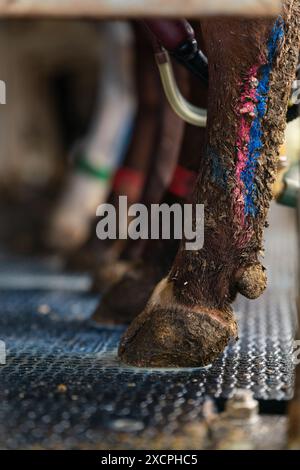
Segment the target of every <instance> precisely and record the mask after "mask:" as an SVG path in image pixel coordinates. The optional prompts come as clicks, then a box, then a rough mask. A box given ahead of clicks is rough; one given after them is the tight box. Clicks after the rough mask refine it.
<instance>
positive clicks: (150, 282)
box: [92, 267, 159, 324]
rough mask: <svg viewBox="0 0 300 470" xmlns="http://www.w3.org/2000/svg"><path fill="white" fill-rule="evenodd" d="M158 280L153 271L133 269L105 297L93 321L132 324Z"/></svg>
mask: <svg viewBox="0 0 300 470" xmlns="http://www.w3.org/2000/svg"><path fill="white" fill-rule="evenodd" d="M158 280H159V279H158V278H157V273H156V272H155V270H153V269H150V268H149V269H147V268H144V267H135V268H133V269H131V270H130V271H128V272H127V273H126V274H125V275H124V276H123V278H122V279H121V280H120V281H119V282H117V283H115V284H114V285H113V286H111V288H110V289H109V290H108V291H107V292H106V293H105V294H104V295H103V298H102V300H101V303H100V305H99V306H98V307H97V309H96V311H95V313H94V315H93V317H92V319H93V320H94V321H96V322H97V323H102V324H128V323H130V322H131V321H132V320H133V319H134V318H135V317H136V316H137V315H138V314H139V313H141V312H142V311H143V310H144V308H145V306H146V304H147V302H148V300H149V297H150V295H151V293H152V291H153V289H154V287H155V285H156V283H157V281H158Z"/></svg>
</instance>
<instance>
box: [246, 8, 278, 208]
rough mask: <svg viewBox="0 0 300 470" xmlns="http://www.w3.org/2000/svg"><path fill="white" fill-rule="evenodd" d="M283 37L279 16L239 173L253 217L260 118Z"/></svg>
mask: <svg viewBox="0 0 300 470" xmlns="http://www.w3.org/2000/svg"><path fill="white" fill-rule="evenodd" d="M283 37H284V21H283V18H282V17H281V16H280V17H278V19H277V20H276V22H275V24H274V26H273V29H272V32H271V35H270V38H269V40H268V43H267V58H266V64H264V65H262V66H261V68H260V75H261V79H260V81H259V84H258V86H257V94H256V98H257V105H256V117H255V119H254V120H253V123H252V126H251V130H250V142H249V146H248V160H247V164H246V167H245V168H244V170H243V172H242V174H241V179H242V181H243V183H244V187H245V215H250V216H252V217H255V216H256V215H257V212H258V207H257V205H256V201H257V196H258V195H257V187H256V184H255V173H256V169H257V162H258V159H259V157H260V155H261V149H262V146H263V141H262V138H263V131H262V120H263V118H264V117H265V115H266V112H267V101H268V94H269V91H270V76H271V71H272V67H273V62H274V59H275V56H276V54H277V52H278V50H279V48H280V46H281V43H282V39H283Z"/></svg>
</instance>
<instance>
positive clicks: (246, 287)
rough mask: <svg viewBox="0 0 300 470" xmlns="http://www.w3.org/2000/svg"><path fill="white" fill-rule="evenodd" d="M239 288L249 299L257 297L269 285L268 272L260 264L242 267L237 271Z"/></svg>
mask: <svg viewBox="0 0 300 470" xmlns="http://www.w3.org/2000/svg"><path fill="white" fill-rule="evenodd" d="M236 285H237V289H238V291H239V292H240V294H242V295H243V296H244V297H247V299H257V298H258V297H259V296H260V295H261V294H262V293H263V292H264V290H265V289H266V287H267V274H266V270H265V268H264V267H263V266H262V265H261V264H260V263H256V264H252V265H250V266H247V267H246V268H241V269H240V271H239V272H238V273H237V283H236Z"/></svg>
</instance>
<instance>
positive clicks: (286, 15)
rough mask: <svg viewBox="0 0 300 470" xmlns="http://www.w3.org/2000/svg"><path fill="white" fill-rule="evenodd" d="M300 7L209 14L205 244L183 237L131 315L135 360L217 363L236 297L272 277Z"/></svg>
mask: <svg viewBox="0 0 300 470" xmlns="http://www.w3.org/2000/svg"><path fill="white" fill-rule="evenodd" d="M299 13H300V2H299V0H296V1H295V0H293V1H292V0H286V1H284V5H283V12H282V15H281V16H280V17H279V18H278V19H277V20H276V21H275V22H274V21H273V20H271V19H270V20H265V19H264V20H251V19H244V20H241V19H238V18H236V19H231V18H227V19H209V20H206V21H205V22H203V31H204V36H205V38H207V42H206V45H207V55H208V60H209V64H210V70H209V73H210V80H211V82H210V89H209V104H208V134H207V147H206V158H205V162H204V164H203V165H202V167H201V169H200V174H199V179H198V183H197V190H196V194H195V199H194V202H195V203H203V204H204V205H205V233H204V240H205V241H204V246H203V248H202V249H201V250H199V251H195V252H192V251H186V250H185V249H184V245H182V246H181V248H180V250H179V252H178V254H177V256H176V259H175V262H174V263H173V266H172V269H171V271H170V273H169V275H168V277H167V278H166V279H164V280H163V281H161V283H160V284H159V285H158V286H157V288H156V289H155V291H154V293H153V294H152V296H151V298H150V300H149V302H148V304H147V306H146V308H145V310H144V312H143V313H142V314H141V315H139V316H138V317H137V318H136V319H135V320H134V321H133V323H132V324H131V325H130V327H129V329H128V330H127V332H126V333H125V335H124V336H123V338H122V340H121V344H120V347H119V356H120V358H121V360H122V361H124V362H126V363H128V364H131V365H135V366H149V367H152V366H156V367H167V366H205V365H207V364H210V363H211V362H213V361H214V360H215V359H216V358H217V357H218V356H219V355H220V354H221V353H222V352H223V350H224V348H225V346H226V345H227V344H228V343H229V342H230V339H231V338H236V337H237V324H236V321H235V317H234V313H233V311H232V308H231V303H232V301H233V299H234V298H235V296H236V294H237V293H238V291H239V290H240V291H242V292H243V294H246V295H247V296H248V297H256V296H257V295H259V294H260V293H261V292H262V290H263V289H264V287H265V284H266V281H265V273H264V269H263V268H262V267H261V265H260V256H261V252H262V245H263V230H264V228H265V225H266V217H267V212H268V208H269V204H270V200H271V198H272V194H271V193H272V184H273V182H274V179H275V172H276V157H277V155H278V152H279V147H280V144H281V143H282V141H283V137H284V129H285V115H286V109H287V104H288V97H289V93H290V88H291V83H292V80H293V78H294V75H295V70H296V65H297V59H298V50H299V40H300V15H299ZM221 74H222V76H221Z"/></svg>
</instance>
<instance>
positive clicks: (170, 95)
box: [155, 50, 207, 127]
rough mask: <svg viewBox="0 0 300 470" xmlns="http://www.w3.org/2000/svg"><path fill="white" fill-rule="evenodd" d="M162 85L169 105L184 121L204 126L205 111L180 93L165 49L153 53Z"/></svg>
mask: <svg viewBox="0 0 300 470" xmlns="http://www.w3.org/2000/svg"><path fill="white" fill-rule="evenodd" d="M155 59H156V63H157V66H158V69H159V73H160V77H161V81H162V85H163V88H164V91H165V94H166V97H167V99H168V101H169V103H170V106H171V107H172V109H173V110H174V112H175V113H176V114H177V115H178V116H180V117H181V118H182V119H183V120H184V121H186V122H187V123H189V124H193V125H194V126H198V127H205V126H206V122H207V111H206V109H203V108H198V107H197V106H194V105H193V104H191V103H189V102H188V101H187V100H186V99H185V98H184V97H183V96H182V94H181V92H180V90H179V89H178V87H177V83H176V80H175V77H174V72H173V68H172V64H171V61H170V57H169V54H168V53H167V51H165V50H162V51H160V52H157V53H156V54H155Z"/></svg>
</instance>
